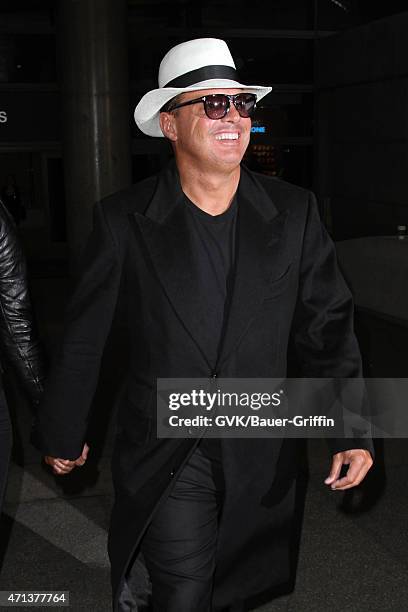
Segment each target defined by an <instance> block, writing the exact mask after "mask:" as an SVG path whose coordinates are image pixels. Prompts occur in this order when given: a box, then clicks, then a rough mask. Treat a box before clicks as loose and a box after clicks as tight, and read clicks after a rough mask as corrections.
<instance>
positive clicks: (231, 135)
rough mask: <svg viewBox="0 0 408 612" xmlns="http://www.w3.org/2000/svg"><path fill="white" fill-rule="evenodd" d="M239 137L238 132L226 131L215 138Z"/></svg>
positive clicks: (235, 138)
mask: <svg viewBox="0 0 408 612" xmlns="http://www.w3.org/2000/svg"><path fill="white" fill-rule="evenodd" d="M238 137H239V134H238V133H237V132H224V133H223V134H217V135H216V137H215V140H238Z"/></svg>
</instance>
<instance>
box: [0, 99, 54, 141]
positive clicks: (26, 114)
mask: <svg viewBox="0 0 408 612" xmlns="http://www.w3.org/2000/svg"><path fill="white" fill-rule="evenodd" d="M60 115H61V101H60V94H59V92H58V91H27V90H24V91H0V141H2V142H28V141H29V142H36V141H38V142H44V141H47V140H49V141H58V140H60V138H61V130H60Z"/></svg>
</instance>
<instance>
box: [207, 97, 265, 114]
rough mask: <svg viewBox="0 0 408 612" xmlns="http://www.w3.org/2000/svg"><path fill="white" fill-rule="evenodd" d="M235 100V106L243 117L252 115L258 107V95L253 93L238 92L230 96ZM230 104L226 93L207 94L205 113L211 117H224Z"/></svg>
mask: <svg viewBox="0 0 408 612" xmlns="http://www.w3.org/2000/svg"><path fill="white" fill-rule="evenodd" d="M230 98H231V99H232V100H234V106H235V108H236V109H237V111H238V112H239V114H240V116H241V117H243V118H245V119H246V118H248V117H252V115H253V113H254V110H255V107H256V95H255V94H252V93H242V94H236V95H235V96H230ZM229 106H230V101H229V97H228V96H227V95H226V94H212V95H211V96H207V97H206V99H205V102H204V109H205V114H206V115H207V117H209V118H210V119H222V118H223V117H225V115H226V114H227V112H228V109H229Z"/></svg>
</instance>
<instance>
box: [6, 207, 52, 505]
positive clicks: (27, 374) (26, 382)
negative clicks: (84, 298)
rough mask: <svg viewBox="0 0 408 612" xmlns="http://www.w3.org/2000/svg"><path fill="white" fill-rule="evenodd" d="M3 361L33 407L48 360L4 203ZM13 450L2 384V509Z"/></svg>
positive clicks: (24, 268) (14, 231)
mask: <svg viewBox="0 0 408 612" xmlns="http://www.w3.org/2000/svg"><path fill="white" fill-rule="evenodd" d="M0 361H1V364H2V365H4V366H6V367H11V368H12V369H13V370H14V371H15V373H16V374H17V376H18V379H19V381H20V382H21V384H22V386H23V388H24V390H25V392H26V394H27V396H28V398H29V399H30V400H31V402H32V404H33V406H36V405H37V404H38V402H39V399H40V396H41V393H42V390H43V381H44V357H43V352H42V348H41V345H40V343H39V340H38V337H37V332H36V329H35V325H34V321H33V314H32V308H31V301H30V295H29V291H28V281H27V269H26V262H25V258H24V254H23V250H22V248H21V244H20V242H19V239H18V236H17V230H16V227H15V224H14V221H13V219H12V218H11V215H10V213H9V211H8V210H7V209H6V207H5V206H4V204H3V202H2V201H1V200H0ZM11 447H12V429H11V422H10V415H9V411H8V407H7V401H6V397H5V394H4V390H3V385H2V384H0V510H1V506H2V502H3V497H4V492H5V487H6V482H7V471H8V465H9V460H10V453H11Z"/></svg>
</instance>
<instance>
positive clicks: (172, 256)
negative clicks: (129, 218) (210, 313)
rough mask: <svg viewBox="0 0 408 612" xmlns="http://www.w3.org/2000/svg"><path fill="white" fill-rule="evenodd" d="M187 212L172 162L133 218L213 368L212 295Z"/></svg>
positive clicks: (186, 324) (170, 295)
mask: <svg viewBox="0 0 408 612" xmlns="http://www.w3.org/2000/svg"><path fill="white" fill-rule="evenodd" d="M187 214H188V211H187V207H186V205H185V201H184V194H183V192H182V189H181V185H180V180H179V176H178V172H177V169H176V167H175V164H174V162H172V163H170V164H169V166H168V167H167V168H166V169H165V170H164V172H163V173H162V174H161V175H160V178H159V181H158V185H157V189H156V192H155V194H154V195H153V198H152V200H151V202H150V203H149V206H148V208H147V210H146V211H145V214H144V215H141V214H138V213H135V214H134V216H133V218H134V221H135V224H136V230H137V231H139V232H140V235H141V237H142V239H143V241H144V243H145V245H146V247H147V249H148V252H149V255H150V258H151V260H152V262H153V266H154V268H155V271H156V273H157V276H158V279H159V281H160V283H161V285H162V287H163V289H164V291H165V293H166V295H167V297H168V300H169V302H170V303H171V305H172V307H173V309H174V311H175V313H176V315H177V317H178V318H179V320H180V321H181V323H182V324H183V326H184V327H185V329H186V330H187V331H188V333H189V334H190V336H191V337H192V338H193V340H194V341H195V343H196V345H197V347H198V348H199V350H200V352H201V354H202V356H203V357H204V359H205V361H206V362H207V364H208V367H209V369H210V368H211V364H210V363H209V360H208V355H209V354H210V345H211V343H210V338H209V334H208V328H207V325H206V323H205V321H206V311H207V308H208V305H207V301H208V299H209V297H208V295H207V291H206V287H203V286H202V285H200V283H199V275H198V270H197V262H196V259H195V257H194V251H193V248H192V243H191V236H190V232H189V231H188V224H187Z"/></svg>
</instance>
